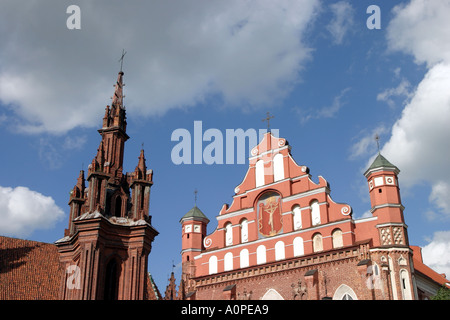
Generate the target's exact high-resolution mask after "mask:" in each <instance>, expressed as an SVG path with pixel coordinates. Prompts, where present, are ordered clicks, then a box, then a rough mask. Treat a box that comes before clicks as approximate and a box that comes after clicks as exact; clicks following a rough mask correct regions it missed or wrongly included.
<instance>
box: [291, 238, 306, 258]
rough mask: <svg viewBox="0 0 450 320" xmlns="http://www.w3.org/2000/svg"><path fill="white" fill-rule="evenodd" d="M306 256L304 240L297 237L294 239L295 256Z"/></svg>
mask: <svg viewBox="0 0 450 320" xmlns="http://www.w3.org/2000/svg"><path fill="white" fill-rule="evenodd" d="M304 254H305V251H304V248H303V238H302V237H296V238H295V239H294V256H295V257H298V256H302V255H304Z"/></svg>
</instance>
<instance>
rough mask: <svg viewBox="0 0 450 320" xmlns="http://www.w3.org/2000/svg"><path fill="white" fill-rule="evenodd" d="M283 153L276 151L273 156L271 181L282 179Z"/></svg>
mask: <svg viewBox="0 0 450 320" xmlns="http://www.w3.org/2000/svg"><path fill="white" fill-rule="evenodd" d="M283 161H284V159H283V155H282V154H281V153H277V154H276V155H275V156H274V157H273V181H279V180H283V179H284V163H283Z"/></svg>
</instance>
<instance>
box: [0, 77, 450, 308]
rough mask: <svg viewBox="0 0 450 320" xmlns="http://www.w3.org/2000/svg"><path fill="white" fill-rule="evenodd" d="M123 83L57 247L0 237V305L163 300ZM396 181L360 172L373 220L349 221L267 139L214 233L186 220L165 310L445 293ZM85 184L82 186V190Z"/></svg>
mask: <svg viewBox="0 0 450 320" xmlns="http://www.w3.org/2000/svg"><path fill="white" fill-rule="evenodd" d="M123 75H124V73H123V72H122V71H120V72H119V74H118V78H117V82H116V84H115V91H114V96H113V101H112V103H111V106H107V107H106V110H105V115H104V117H103V123H102V127H101V129H99V130H98V132H99V134H100V136H101V141H100V145H99V148H98V150H97V154H96V155H95V157H94V158H93V159H92V162H91V163H90V165H89V168H88V172H87V175H85V172H84V171H81V172H80V173H79V176H78V180H77V183H76V185H75V186H74V187H73V189H72V190H71V192H70V198H69V206H70V216H69V223H68V228H67V229H66V230H65V232H64V237H63V238H61V239H59V240H57V241H56V242H55V243H54V244H48V243H40V242H36V241H28V240H22V239H15V238H9V237H4V236H0V299H1V300H7V299H10V300H36V299H42V300H45V299H48V300H57V299H64V300H71V299H76V300H94V299H119V300H145V299H161V298H162V296H161V294H160V293H159V290H158V288H157V287H156V285H155V283H154V282H153V280H152V278H151V276H150V275H149V273H148V271H147V270H148V265H149V263H151V262H149V260H148V255H149V253H150V251H151V248H152V241H153V239H154V238H155V237H156V236H157V235H158V231H156V229H155V228H154V227H153V226H152V224H151V216H150V215H149V200H150V189H151V187H152V185H153V180H152V178H153V172H152V170H148V169H147V165H146V161H145V157H144V151H143V150H141V153H140V156H139V158H138V161H137V162H138V163H137V166H136V168H135V170H134V171H133V172H128V173H126V172H124V171H123V163H124V162H123V157H124V148H125V142H126V141H127V140H128V139H129V136H128V135H127V133H126V128H127V122H126V112H125V108H124V106H123V92H122V88H123ZM398 173H399V170H398V169H397V168H396V167H395V166H394V165H392V164H391V163H389V162H388V161H387V160H386V159H385V158H384V157H383V156H381V155H378V157H377V158H376V159H375V161H374V162H373V164H372V165H371V166H370V167H369V169H368V170H367V171H366V172H365V176H366V178H367V182H368V188H369V194H370V199H371V204H372V208H371V212H372V216H371V217H369V218H364V219H359V220H354V219H353V217H352V208H351V207H350V206H349V205H348V204H344V203H336V202H334V201H333V200H332V198H331V195H330V186H329V184H328V182H327V181H326V180H325V179H324V178H322V177H319V181H318V183H315V182H313V181H312V180H311V175H310V174H309V168H308V167H306V166H303V165H297V164H296V162H295V161H294V159H293V158H292V156H291V146H290V145H289V144H288V142H287V141H286V140H285V139H282V138H277V137H274V136H273V135H272V134H271V133H270V132H269V133H267V134H266V135H265V136H264V138H263V140H262V141H261V142H260V143H259V145H258V146H256V147H255V148H253V150H252V151H251V156H250V159H249V169H248V172H247V174H246V175H245V177H244V180H243V181H242V182H241V183H240V184H239V185H238V186H237V187H236V189H235V195H234V197H233V202H232V204H231V206H228V205H224V206H223V208H222V210H221V211H220V214H219V216H218V217H217V220H218V227H217V228H216V230H214V231H213V232H212V233H210V234H208V233H207V225H208V223H209V219H208V218H207V216H206V215H205V214H203V213H202V212H201V210H200V209H199V208H198V207H197V206H195V207H194V208H192V209H191V210H190V211H189V212H188V213H186V214H185V215H184V216H183V217H182V218H181V221H180V222H181V224H182V234H181V237H182V253H181V258H182V265H183V267H182V269H183V270H182V279H181V280H180V286H179V288H178V290H177V289H176V285H175V279H174V278H173V277H172V278H171V281H170V285H169V286H168V288H167V290H166V296H165V298H166V299H179V300H185V299H186V300H194V299H196V300H200V299H239V300H249V299H252V300H259V299H302V300H306V299H424V298H427V297H429V296H432V295H433V294H435V293H436V290H437V288H439V287H440V286H441V285H443V284H445V283H448V280H446V279H445V277H444V276H442V275H439V274H437V273H436V272H434V271H433V270H431V269H430V268H429V267H427V266H426V265H424V264H423V262H422V258H421V254H420V248H418V247H413V246H410V244H409V241H408V233H407V226H406V223H405V219H404V215H403V210H404V208H403V206H402V203H401V200H400V192H399V181H398V177H397V176H398ZM86 182H87V186H86Z"/></svg>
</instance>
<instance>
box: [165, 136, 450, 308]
mask: <svg viewBox="0 0 450 320" xmlns="http://www.w3.org/2000/svg"><path fill="white" fill-rule="evenodd" d="M399 172H400V170H399V169H398V168H397V167H396V166H394V165H393V164H391V163H390V162H389V161H388V160H387V159H386V158H384V157H383V156H382V155H381V154H378V156H377V157H376V159H375V160H374V161H373V163H372V165H371V166H370V167H369V168H368V169H367V171H366V172H365V173H364V175H365V177H366V179H367V186H368V192H369V196H370V201H371V209H370V212H371V213H372V215H371V217H368V218H363V219H358V220H355V219H353V216H352V214H353V212H352V208H351V206H350V205H348V204H346V203H338V202H335V201H334V200H333V199H332V197H331V190H330V185H329V183H328V182H327V181H326V180H325V179H324V178H323V177H321V176H319V179H318V183H315V182H314V181H313V180H312V179H311V175H310V174H309V168H308V167H307V166H304V165H298V164H297V163H296V162H295V161H294V159H293V157H292V155H291V146H290V145H289V144H288V142H287V141H286V139H283V138H277V137H275V136H273V135H272V134H271V133H270V132H269V133H267V134H265V136H264V138H263V140H262V141H261V142H260V143H259V144H258V145H257V146H256V147H254V148H253V149H252V151H251V156H250V158H249V168H248V171H247V173H246V175H245V177H244V179H243V181H242V182H241V183H240V184H239V185H238V186H237V187H236V188H235V190H234V192H235V195H234V196H233V201H232V203H231V205H228V204H225V205H223V207H222V209H221V210H220V213H219V215H218V216H217V221H218V226H217V228H216V229H215V230H213V231H212V233H210V234H208V233H207V226H208V223H209V219H208V218H207V216H206V215H205V214H204V213H203V212H202V211H201V210H200V209H199V208H198V207H197V206H194V208H192V209H191V210H190V211H189V212H187V213H186V214H185V215H184V216H183V217H182V218H181V220H180V223H181V225H182V231H181V238H182V251H181V256H182V279H181V282H180V286H179V290H178V291H179V292H178V297H177V299H187V300H202V299H233V300H234V299H236V300H250V299H251V300H260V299H268V300H273V299H277V300H292V299H293V300H320V299H337V300H340V299H344V300H356V299H360V300H366V299H372V300H410V299H426V298H429V297H430V296H431V295H433V294H435V292H436V290H437V288H439V287H440V286H441V285H444V284H446V283H447V284H448V280H447V279H445V276H444V275H440V274H437V273H436V272H434V271H433V270H431V269H430V268H429V267H427V266H426V265H424V264H423V262H422V258H421V251H420V250H421V249H420V248H419V247H414V246H411V245H410V244H409V241H408V231H407V225H406V222H405V217H404V212H403V211H404V207H403V205H402V202H401V199H400V188H399V179H398V174H399ZM173 284H174V279H173V278H172V279H171V285H172V286H171V289H172V290H169V291H166V295H167V292H169V293H172V297H173V291H174V290H173V289H174V286H173ZM168 289H169V288H168Z"/></svg>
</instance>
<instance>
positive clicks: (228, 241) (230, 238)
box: [225, 222, 233, 246]
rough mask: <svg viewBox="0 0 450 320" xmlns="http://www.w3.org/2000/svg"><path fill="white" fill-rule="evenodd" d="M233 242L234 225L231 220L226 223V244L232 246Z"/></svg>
mask: <svg viewBox="0 0 450 320" xmlns="http://www.w3.org/2000/svg"><path fill="white" fill-rule="evenodd" d="M232 244H233V226H232V225H231V223H230V222H228V223H227V224H226V225H225V245H226V246H231V245H232Z"/></svg>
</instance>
